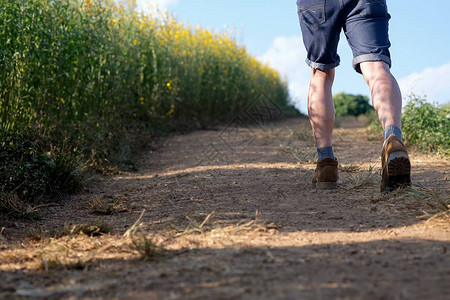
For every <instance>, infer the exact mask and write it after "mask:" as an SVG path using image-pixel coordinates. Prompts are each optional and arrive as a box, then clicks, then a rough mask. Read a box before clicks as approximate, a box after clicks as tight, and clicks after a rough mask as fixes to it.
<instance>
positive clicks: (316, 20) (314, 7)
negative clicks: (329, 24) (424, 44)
mask: <svg viewBox="0 0 450 300" xmlns="http://www.w3.org/2000/svg"><path fill="white" fill-rule="evenodd" d="M297 8H298V16H299V18H300V21H301V22H302V23H305V24H307V25H309V26H312V27H317V26H318V25H320V24H323V23H325V20H326V16H325V0H299V1H297Z"/></svg>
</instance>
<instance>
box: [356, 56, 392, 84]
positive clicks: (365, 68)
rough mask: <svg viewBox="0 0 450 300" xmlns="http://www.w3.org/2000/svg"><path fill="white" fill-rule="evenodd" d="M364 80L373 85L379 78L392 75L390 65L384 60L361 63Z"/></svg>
mask: <svg viewBox="0 0 450 300" xmlns="http://www.w3.org/2000/svg"><path fill="white" fill-rule="evenodd" d="M360 67H361V73H362V74H363V76H364V80H365V81H366V83H367V84H368V85H369V86H372V85H373V84H374V83H375V82H377V81H378V80H379V79H383V78H387V77H391V71H390V69H389V65H388V64H387V63H385V62H382V61H370V62H363V63H361V65H360Z"/></svg>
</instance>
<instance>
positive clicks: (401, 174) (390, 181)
mask: <svg viewBox="0 0 450 300" xmlns="http://www.w3.org/2000/svg"><path fill="white" fill-rule="evenodd" d="M387 171H388V172H387V173H388V178H387V184H386V187H385V189H384V192H390V191H393V190H396V189H399V188H405V187H408V186H410V185H411V162H410V161H409V157H408V154H407V153H406V152H394V153H391V154H390V155H389V158H388V161H387Z"/></svg>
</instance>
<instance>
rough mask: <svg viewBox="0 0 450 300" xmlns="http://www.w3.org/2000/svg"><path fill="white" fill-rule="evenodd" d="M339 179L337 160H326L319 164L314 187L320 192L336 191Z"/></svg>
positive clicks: (313, 181) (315, 173)
mask: <svg viewBox="0 0 450 300" xmlns="http://www.w3.org/2000/svg"><path fill="white" fill-rule="evenodd" d="M338 179H339V176H338V161H337V159H333V158H324V159H322V160H320V161H318V162H317V167H316V171H315V172H314V178H313V180H312V183H313V187H315V188H316V189H318V190H331V189H336V188H337V181H338Z"/></svg>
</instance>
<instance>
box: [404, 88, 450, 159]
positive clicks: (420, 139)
mask: <svg viewBox="0 0 450 300" xmlns="http://www.w3.org/2000/svg"><path fill="white" fill-rule="evenodd" d="M402 129H403V136H404V140H405V141H406V142H407V143H408V144H410V145H415V146H417V147H418V148H419V149H421V150H424V151H430V152H437V153H440V154H443V155H446V156H449V155H450V106H448V105H447V106H441V107H438V106H437V105H435V104H432V103H429V102H427V101H426V99H424V98H420V97H417V96H415V95H412V96H410V98H409V101H408V104H406V106H405V107H404V111H403V116H402Z"/></svg>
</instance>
